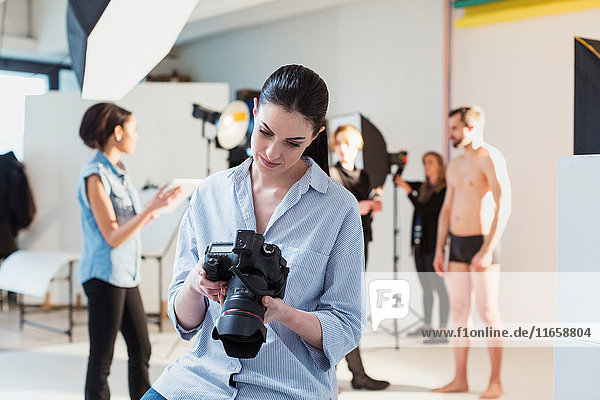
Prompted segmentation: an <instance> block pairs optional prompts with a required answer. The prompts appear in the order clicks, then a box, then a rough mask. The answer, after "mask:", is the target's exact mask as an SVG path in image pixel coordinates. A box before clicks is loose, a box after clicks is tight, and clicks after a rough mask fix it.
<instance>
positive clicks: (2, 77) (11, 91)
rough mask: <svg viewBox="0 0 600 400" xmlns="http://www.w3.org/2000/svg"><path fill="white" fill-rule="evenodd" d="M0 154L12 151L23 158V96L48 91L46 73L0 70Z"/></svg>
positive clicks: (19, 157)
mask: <svg viewBox="0 0 600 400" xmlns="http://www.w3.org/2000/svg"><path fill="white" fill-rule="evenodd" d="M0 88H1V89H0V154H4V153H7V152H9V151H13V152H14V153H15V156H16V157H17V159H19V160H23V134H24V132H25V98H26V96H28V95H39V94H44V93H46V92H47V91H48V77H47V76H46V75H39V74H35V75H34V74H30V73H20V72H13V71H2V70H0Z"/></svg>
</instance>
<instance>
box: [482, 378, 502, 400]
mask: <svg viewBox="0 0 600 400" xmlns="http://www.w3.org/2000/svg"><path fill="white" fill-rule="evenodd" d="M503 393H504V390H502V385H501V384H500V382H490V386H488V388H487V389H486V390H485V392H483V393H481V396H479V398H480V399H497V398H499V397H500V396H502V394H503Z"/></svg>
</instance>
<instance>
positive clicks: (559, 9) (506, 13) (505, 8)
mask: <svg viewBox="0 0 600 400" xmlns="http://www.w3.org/2000/svg"><path fill="white" fill-rule="evenodd" d="M590 8H600V0H505V1H500V2H498V3H489V4H482V5H478V6H473V7H468V8H466V9H465V15H464V16H463V17H461V18H459V19H457V20H455V21H454V26H455V27H456V28H468V27H473V26H480V25H489V24H495V23H499V22H507V21H514V20H518V19H525V18H533V17H541V16H545V15H553V14H562V13H565V12H571V11H580V10H586V9H590Z"/></svg>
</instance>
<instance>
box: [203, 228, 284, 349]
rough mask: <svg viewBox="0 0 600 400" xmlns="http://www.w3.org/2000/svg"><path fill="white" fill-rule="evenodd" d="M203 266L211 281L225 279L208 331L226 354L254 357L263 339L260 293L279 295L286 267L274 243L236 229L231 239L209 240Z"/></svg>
mask: <svg viewBox="0 0 600 400" xmlns="http://www.w3.org/2000/svg"><path fill="white" fill-rule="evenodd" d="M204 254H205V257H204V264H203V268H204V271H206V278H207V279H209V280H211V281H227V293H226V295H225V301H224V303H223V308H222V311H221V315H220V316H219V319H218V320H217V323H216V325H215V328H214V330H213V332H212V337H213V339H216V340H221V341H222V342H223V347H224V348H225V351H226V352H227V355H229V356H230V357H237V358H252V357H256V354H258V351H259V350H260V347H261V346H262V343H264V342H265V340H266V334H267V328H266V327H265V325H264V323H263V320H264V315H265V311H266V308H265V307H264V306H263V305H262V298H263V296H271V297H276V298H283V296H284V294H285V286H286V282H287V276H288V273H289V268H288V267H287V262H286V260H285V259H284V258H283V257H282V255H281V250H280V249H279V247H277V246H276V245H274V244H270V243H265V242H264V237H263V235H261V234H258V233H256V232H254V231H251V230H239V231H238V232H237V235H236V238H235V241H234V242H225V243H222V242H221V243H212V244H210V245H209V246H208V247H207V249H206V251H205V253H204Z"/></svg>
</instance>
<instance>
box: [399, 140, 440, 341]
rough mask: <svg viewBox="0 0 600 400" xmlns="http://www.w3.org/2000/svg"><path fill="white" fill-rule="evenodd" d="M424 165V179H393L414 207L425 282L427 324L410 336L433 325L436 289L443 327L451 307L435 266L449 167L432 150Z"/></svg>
mask: <svg viewBox="0 0 600 400" xmlns="http://www.w3.org/2000/svg"><path fill="white" fill-rule="evenodd" d="M423 166H424V167H425V181H424V182H406V181H405V180H404V179H402V177H401V176H400V175H397V176H396V177H395V178H394V183H395V184H396V185H398V186H401V187H402V188H403V189H404V190H406V193H407V194H408V198H409V199H410V201H411V202H412V203H413V205H414V207H415V212H414V216H413V224H412V237H411V243H412V248H413V254H414V256H415V264H416V266H417V271H418V272H419V279H420V281H421V285H422V286H423V309H424V313H425V320H424V325H423V326H422V327H420V328H418V329H416V330H415V331H413V332H410V333H409V334H408V335H409V336H421V335H422V333H421V330H423V329H431V312H432V308H433V292H434V291H436V292H437V295H438V300H439V306H440V329H445V328H446V323H447V321H448V311H449V302H448V293H447V292H446V286H445V285H444V280H443V278H441V277H440V276H439V275H437V274H436V273H435V270H434V269H433V256H434V254H435V242H436V237H437V226H438V216H439V214H440V210H441V209H442V204H443V203H444V196H445V195H446V170H445V167H444V160H443V158H442V156H441V155H439V154H438V153H436V152H433V151H430V152H428V153H425V155H424V156H423ZM447 341H448V339H447V338H429V339H426V340H425V343H441V342H447Z"/></svg>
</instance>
